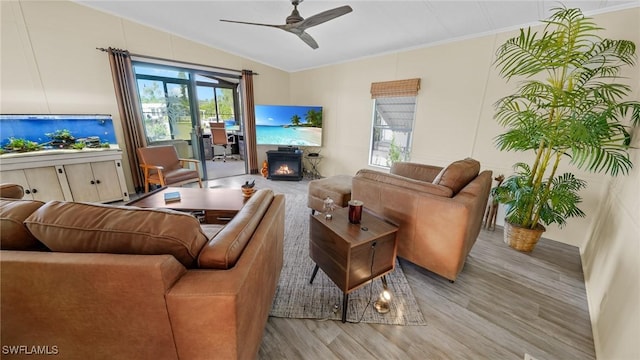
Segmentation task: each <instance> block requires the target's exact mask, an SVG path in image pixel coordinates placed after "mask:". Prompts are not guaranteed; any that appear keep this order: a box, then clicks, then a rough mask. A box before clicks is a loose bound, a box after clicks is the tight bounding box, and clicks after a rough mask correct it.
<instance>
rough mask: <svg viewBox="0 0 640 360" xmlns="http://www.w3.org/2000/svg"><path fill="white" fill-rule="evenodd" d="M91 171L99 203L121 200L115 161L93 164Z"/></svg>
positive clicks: (121, 195)
mask: <svg viewBox="0 0 640 360" xmlns="http://www.w3.org/2000/svg"><path fill="white" fill-rule="evenodd" d="M91 170H92V172H93V178H94V179H95V181H96V187H97V189H98V196H99V197H100V201H115V200H122V198H123V194H122V189H121V188H120V179H118V171H117V170H116V162H115V161H113V160H112V161H97V162H93V163H91Z"/></svg>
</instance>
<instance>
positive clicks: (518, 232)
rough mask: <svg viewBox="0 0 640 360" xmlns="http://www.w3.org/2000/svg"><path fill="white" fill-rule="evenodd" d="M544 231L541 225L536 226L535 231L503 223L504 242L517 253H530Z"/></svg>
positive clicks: (506, 222)
mask: <svg viewBox="0 0 640 360" xmlns="http://www.w3.org/2000/svg"><path fill="white" fill-rule="evenodd" d="M546 230H547V229H545V227H544V226H542V225H541V224H538V225H536V228H535V229H529V228H523V227H520V226H518V225H513V224H510V223H509V222H508V221H505V222H504V242H505V244H507V245H509V246H510V247H512V248H514V249H516V250H518V251H524V252H530V251H531V250H533V248H534V247H535V246H536V244H537V243H538V240H540V237H542V233H543V232H545V231H546Z"/></svg>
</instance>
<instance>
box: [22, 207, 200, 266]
mask: <svg viewBox="0 0 640 360" xmlns="http://www.w3.org/2000/svg"><path fill="white" fill-rule="evenodd" d="M25 224H26V226H27V228H29V230H30V231H31V233H32V234H33V235H34V236H35V237H36V238H37V239H38V240H40V241H41V242H42V243H44V244H45V245H46V246H47V247H48V248H49V249H51V250H52V251H60V252H71V253H113V254H140V255H160V254H170V255H173V256H174V257H175V258H176V259H177V260H178V261H180V262H181V263H182V264H183V265H185V266H187V267H193V266H194V265H195V260H196V258H197V256H198V253H199V252H200V249H201V248H202V246H203V245H204V244H205V243H206V242H207V237H206V235H205V234H204V233H203V232H202V230H201V228H200V223H199V221H198V220H197V219H196V218H195V217H193V216H191V215H189V214H185V213H181V212H178V211H173V210H165V209H141V208H136V207H130V206H113V205H103V204H88V203H74V202H63V201H50V202H48V203H46V204H45V205H43V206H42V207H40V208H39V209H38V210H37V211H35V212H34V213H33V214H31V216H29V217H28V218H27V219H26V220H25Z"/></svg>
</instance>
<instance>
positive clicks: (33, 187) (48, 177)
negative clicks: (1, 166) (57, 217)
mask: <svg viewBox="0 0 640 360" xmlns="http://www.w3.org/2000/svg"><path fill="white" fill-rule="evenodd" d="M2 182H8V183H14V184H19V185H22V187H23V188H24V197H23V199H29V200H40V201H50V200H64V193H63V192H62V186H60V181H58V175H57V174H56V168H55V167H53V166H47V167H41V168H34V169H24V170H9V171H3V172H2Z"/></svg>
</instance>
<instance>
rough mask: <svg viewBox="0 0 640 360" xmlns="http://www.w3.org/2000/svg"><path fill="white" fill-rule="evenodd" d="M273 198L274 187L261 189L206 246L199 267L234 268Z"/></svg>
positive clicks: (199, 260)
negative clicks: (272, 188)
mask: <svg viewBox="0 0 640 360" xmlns="http://www.w3.org/2000/svg"><path fill="white" fill-rule="evenodd" d="M273 197H274V195H273V191H272V190H270V189H261V190H258V191H256V192H255V193H253V195H252V196H251V197H250V198H249V200H247V202H246V204H245V205H244V206H243V207H242V209H240V211H239V212H238V213H237V214H236V216H234V217H233V219H232V220H231V221H230V222H229V223H228V224H227V225H226V226H225V227H224V228H223V229H222V230H220V232H219V233H218V234H217V235H216V236H215V237H214V238H213V239H211V240H209V242H208V243H207V244H206V245H205V246H204V247H203V248H202V251H200V256H198V267H200V268H203V269H230V268H232V267H233V266H234V265H235V264H236V262H237V261H238V258H240V255H242V251H243V250H244V248H245V246H246V245H247V244H248V243H249V240H250V239H251V236H253V233H254V231H255V230H256V228H257V227H258V225H259V224H260V221H262V217H263V216H264V214H265V213H266V212H267V209H269V206H270V205H271V201H272V200H273Z"/></svg>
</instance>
